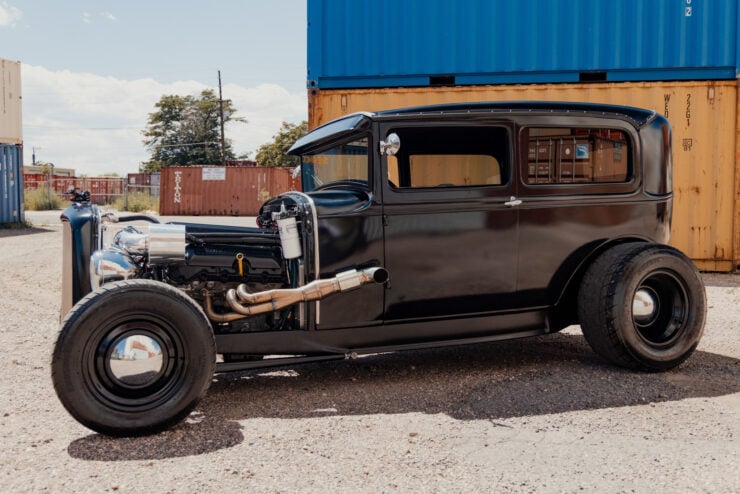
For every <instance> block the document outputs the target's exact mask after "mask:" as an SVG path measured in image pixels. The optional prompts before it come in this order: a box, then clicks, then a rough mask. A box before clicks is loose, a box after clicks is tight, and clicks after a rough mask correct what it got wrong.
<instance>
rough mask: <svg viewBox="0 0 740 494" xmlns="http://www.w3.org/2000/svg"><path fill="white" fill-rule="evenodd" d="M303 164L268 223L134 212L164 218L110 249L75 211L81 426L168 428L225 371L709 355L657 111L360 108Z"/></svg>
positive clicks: (69, 260)
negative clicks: (571, 353) (577, 341)
mask: <svg viewBox="0 0 740 494" xmlns="http://www.w3.org/2000/svg"><path fill="white" fill-rule="evenodd" d="M291 152H292V153H293V154H296V155H299V156H300V157H301V168H300V171H301V174H302V182H303V192H289V193H285V194H282V195H280V196H278V197H275V198H273V199H270V200H269V201H267V202H266V203H265V204H264V205H263V207H262V209H261V211H260V212H259V216H258V217H257V225H256V226H252V227H250V226H246V225H245V226H241V227H226V226H213V225H203V224H182V223H168V224H159V223H157V220H155V219H152V218H147V217H142V216H132V217H128V218H120V219H119V221H121V222H123V221H132V220H149V221H151V222H152V223H151V225H149V226H148V227H144V226H140V222H139V223H137V225H138V226H133V225H131V224H129V226H125V227H123V228H121V229H119V230H118V231H117V233H115V235H114V236H112V238H105V239H104V238H103V237H104V236H105V237H108V236H111V235H110V232H109V234H108V235H104V231H105V230H106V228H104V227H103V226H104V225H103V223H105V222H106V220H109V219H111V218H110V217H109V216H107V215H102V216H101V214H100V212H99V211H98V209H97V208H96V207H95V206H94V205H91V204H90V203H89V201H88V200H86V199H87V198H86V197H85V196H77V198H76V199H77V200H76V203H75V204H74V205H73V206H70V207H69V208H68V209H67V210H65V212H64V214H63V216H62V218H63V220H64V262H63V266H64V268H63V271H64V289H63V301H62V302H63V303H62V312H63V315H64V316H65V318H64V321H63V323H62V329H61V331H60V334H59V338H58V341H57V343H56V347H55V350H54V356H53V363H52V373H53V380H54V385H55V388H56V391H57V393H58V395H59V397H60V399H61V401H62V403H63V404H64V405H65V407H66V408H67V409H68V410H69V411H70V413H71V414H72V415H73V416H74V417H75V418H77V419H78V420H79V421H80V422H81V423H83V424H85V425H87V426H88V427H91V428H92V429H95V430H97V431H100V432H103V433H107V434H113V435H133V434H143V433H150V432H154V431H157V430H161V429H163V428H165V427H168V426H169V425H171V424H173V423H175V422H177V421H179V420H180V419H182V418H183V417H185V416H186V415H187V414H188V413H189V412H190V411H191V410H192V409H193V407H195V405H196V403H197V401H198V399H199V398H200V397H201V396H203V394H204V393H205V392H206V389H207V387H208V384H209V382H210V380H211V377H212V374H213V372H214V371H229V370H242V369H248V368H255V367H261V366H262V367H264V366H268V365H281V364H294V363H298V362H307V361H313V360H322V359H332V358H345V357H348V356H354V355H357V354H362V353H374V352H378V351H387V350H401V349H410V348H423V347H431V346H440V345H452V344H461V343H473V342H481V341H490V340H497V339H505V338H513V337H523V336H532V335H540V334H545V333H551V332H555V331H559V330H560V329H562V328H564V327H565V326H567V325H569V324H581V326H582V329H583V333H584V335H585V337H586V339H587V340H588V342H589V343H590V344H591V346H592V347H593V348H594V350H595V351H596V352H597V353H599V354H600V355H601V356H602V357H604V358H605V359H606V360H607V361H610V362H612V363H614V364H617V365H621V366H625V367H629V368H635V369H645V370H665V369H669V368H672V367H674V366H676V365H678V364H680V363H681V362H682V361H684V360H685V359H686V358H687V357H688V356H689V355H690V354H691V353H692V352H693V350H694V349H695V348H696V345H697V344H698V341H699V338H700V336H701V333H702V330H703V325H704V317H705V310H706V309H705V306H706V303H705V296H704V289H703V286H702V284H701V281H700V279H699V277H698V274H697V272H696V270H695V269H694V267H693V265H692V264H691V261H690V260H688V259H687V258H686V257H685V256H684V255H683V254H681V253H680V252H678V251H676V250H675V249H673V248H671V247H668V246H666V245H665V242H666V241H667V240H668V234H669V229H670V219H671V200H672V192H671V154H670V129H669V125H668V122H667V121H666V120H665V119H664V118H663V117H661V116H660V115H657V114H656V113H654V112H650V111H646V110H640V109H635V108H626V107H615V106H605V105H591V104H570V103H524V102H521V103H482V104H472V105H449V106H436V107H425V108H412V109H404V110H397V111H386V112H379V113H363V114H353V115H349V116H346V117H344V118H341V119H338V120H335V121H333V122H330V123H328V124H326V125H324V126H322V127H320V128H317V129H315V130H314V131H312V132H311V133H309V134H307V135H306V136H304V137H303V138H301V139H299V140H298V142H296V144H295V145H294V146H293V148H292V149H291ZM107 225H108V223H106V225H105V226H106V227H107ZM218 355H220V356H221V357H220V358H218V359H217V356H218ZM266 356H271V358H269V359H265V358H264V357H266Z"/></svg>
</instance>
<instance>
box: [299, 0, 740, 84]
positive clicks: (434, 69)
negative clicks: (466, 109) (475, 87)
mask: <svg viewBox="0 0 740 494" xmlns="http://www.w3.org/2000/svg"><path fill="white" fill-rule="evenodd" d="M738 56H739V54H738V0H617V1H615V0H516V1H513V0H457V1H454V2H453V1H449V0H354V1H351V2H350V1H347V0H308V86H309V87H317V88H320V89H331V88H363V87H400V86H434V85H468V84H512V83H545V82H580V81H650V80H662V81H666V80H709V79H734V78H735V77H736V76H737V75H738V65H739V64H738Z"/></svg>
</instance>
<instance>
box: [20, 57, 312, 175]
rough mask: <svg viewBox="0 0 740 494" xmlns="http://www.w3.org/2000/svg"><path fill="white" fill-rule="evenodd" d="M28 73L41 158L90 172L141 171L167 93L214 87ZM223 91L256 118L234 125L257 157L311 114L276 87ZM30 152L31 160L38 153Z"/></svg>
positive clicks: (27, 118)
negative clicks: (150, 123)
mask: <svg viewBox="0 0 740 494" xmlns="http://www.w3.org/2000/svg"><path fill="white" fill-rule="evenodd" d="M21 70H22V74H21V79H22V81H23V130H24V142H25V146H26V149H27V150H29V151H30V149H31V147H36V148H37V149H38V151H37V152H36V157H37V159H38V160H41V161H50V162H52V163H54V164H55V165H57V166H61V167H65V168H74V169H76V170H77V173H78V174H81V173H85V174H88V175H98V174H102V173H113V172H116V173H118V174H121V175H123V174H125V173H129V172H135V171H137V170H138V166H139V164H140V163H141V162H142V161H145V160H146V159H147V158H148V154H147V152H146V150H145V149H144V146H143V144H142V135H141V132H142V130H143V129H144V127H145V126H146V121H147V116H148V114H149V113H151V112H152V111H154V104H155V103H156V102H157V101H158V100H159V98H160V97H161V96H162V95H163V94H181V95H186V94H198V93H200V91H202V90H203V89H207V88H208V86H205V85H203V84H201V83H199V82H196V81H177V82H173V83H162V82H158V81H155V80H153V79H139V80H134V81H125V80H121V79H116V78H113V77H103V76H99V75H95V74H85V73H74V72H70V71H66V70H63V71H50V70H48V69H46V68H44V67H40V66H33V65H23V66H22V69H21ZM223 95H224V98H225V99H231V100H232V102H233V103H234V106H235V108H236V109H237V111H238V115H239V116H242V117H245V118H246V119H247V120H248V123H247V124H239V123H230V124H229V125H227V127H226V137H227V138H230V139H231V140H232V142H233V145H234V150H235V152H236V153H237V154H241V153H245V152H248V151H251V152H252V156H254V151H255V150H256V149H257V148H258V147H259V146H260V145H261V144H264V143H265V142H269V141H270V140H271V139H272V136H273V135H275V134H276V133H277V131H278V130H279V129H280V125H281V123H282V122H283V121H284V120H286V121H289V122H299V121H301V120H304V119H305V118H306V110H307V102H306V95H305V93H300V94H294V93H290V92H288V91H287V90H286V89H284V88H282V87H281V86H278V85H276V84H261V85H259V86H257V87H243V86H239V85H236V84H227V85H225V86H224V87H223ZM26 155H27V157H29V158H30V152H27V153H26ZM27 161H30V160H27Z"/></svg>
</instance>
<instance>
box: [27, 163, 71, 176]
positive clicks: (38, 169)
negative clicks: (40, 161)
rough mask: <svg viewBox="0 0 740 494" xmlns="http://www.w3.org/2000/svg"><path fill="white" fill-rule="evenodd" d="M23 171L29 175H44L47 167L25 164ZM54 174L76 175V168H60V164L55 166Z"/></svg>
mask: <svg viewBox="0 0 740 494" xmlns="http://www.w3.org/2000/svg"><path fill="white" fill-rule="evenodd" d="M22 168H23V173H24V174H29V175H43V174H44V172H45V171H46V168H45V167H44V166H24V167H22ZM53 173H54V176H55V177H74V176H76V175H75V169H74V168H60V167H58V166H55V167H54V171H53Z"/></svg>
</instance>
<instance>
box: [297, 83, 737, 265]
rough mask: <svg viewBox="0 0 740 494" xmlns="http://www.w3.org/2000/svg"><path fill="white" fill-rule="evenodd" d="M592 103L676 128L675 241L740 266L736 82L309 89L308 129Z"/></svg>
mask: <svg viewBox="0 0 740 494" xmlns="http://www.w3.org/2000/svg"><path fill="white" fill-rule="evenodd" d="M504 100H552V101H587V102H594V103H610V104H617V105H629V106H637V107H642V108H649V109H652V110H655V111H657V112H659V113H662V114H664V115H665V116H666V117H668V120H669V121H670V122H671V126H672V128H673V192H674V197H675V200H674V208H673V227H672V232H671V243H672V244H673V245H675V246H676V247H678V248H679V249H681V250H682V251H684V252H686V253H687V254H688V255H689V256H690V257H691V258H692V259H693V260H694V262H695V263H696V264H697V266H698V267H699V268H700V269H703V270H707V271H732V270H733V269H735V268H736V267H737V266H738V265H739V264H740V138H739V137H738V133H739V132H740V109H739V106H740V102H739V101H738V83H737V81H701V82H639V83H593V84H540V85H507V86H456V87H436V88H429V87H423V88H385V89H354V90H343V89H335V90H323V91H322V90H318V89H311V90H309V127H310V128H315V127H317V126H318V125H321V124H323V123H326V122H328V121H330V120H333V119H334V118H337V117H340V116H342V115H345V114H347V113H353V112H358V111H379V110H388V109H393V108H402V107H408V106H418V105H433V104H442V103H455V102H473V101H504Z"/></svg>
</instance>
